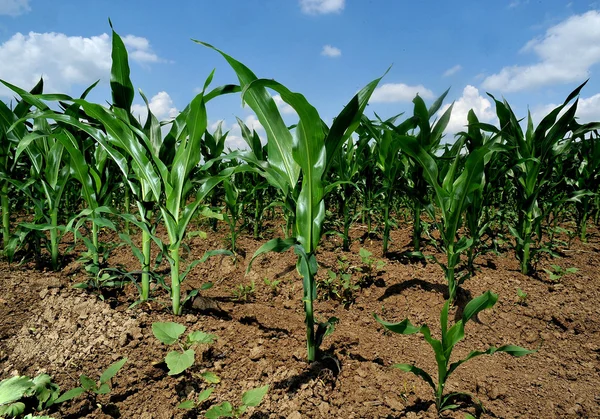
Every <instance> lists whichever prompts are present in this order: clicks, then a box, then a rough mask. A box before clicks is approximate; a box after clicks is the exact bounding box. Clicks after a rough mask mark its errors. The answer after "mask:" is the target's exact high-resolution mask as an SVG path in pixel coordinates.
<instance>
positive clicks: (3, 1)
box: [0, 0, 31, 16]
mask: <svg viewBox="0 0 600 419" xmlns="http://www.w3.org/2000/svg"><path fill="white" fill-rule="evenodd" d="M29 11H31V7H29V0H0V16H2V15H8V16H19V15H22V14H23V13H27V12H29Z"/></svg>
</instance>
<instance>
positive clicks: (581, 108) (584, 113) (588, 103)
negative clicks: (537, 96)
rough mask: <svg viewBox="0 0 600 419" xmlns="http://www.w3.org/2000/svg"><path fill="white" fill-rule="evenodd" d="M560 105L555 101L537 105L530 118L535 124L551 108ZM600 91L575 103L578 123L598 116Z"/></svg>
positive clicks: (592, 120) (597, 118)
mask: <svg viewBox="0 0 600 419" xmlns="http://www.w3.org/2000/svg"><path fill="white" fill-rule="evenodd" d="M558 106H560V105H558V104H555V103H549V104H547V105H543V106H538V107H536V108H534V110H533V111H531V119H533V122H534V123H535V124H538V123H539V122H540V121H541V120H542V119H543V118H544V117H545V116H546V115H548V114H549V113H550V112H551V111H552V110H553V109H555V108H556V107H558ZM569 107H570V105H568V106H567V107H566V108H565V109H564V110H563V112H561V114H559V115H562V113H564V112H565V111H566V109H568V108H569ZM599 115H600V93H598V94H595V95H593V96H590V97H588V98H580V99H579V103H578V104H577V112H576V113H575V116H576V117H577V122H579V123H580V124H584V123H587V122H595V121H598V120H599V119H600V118H599V117H598V116H599Z"/></svg>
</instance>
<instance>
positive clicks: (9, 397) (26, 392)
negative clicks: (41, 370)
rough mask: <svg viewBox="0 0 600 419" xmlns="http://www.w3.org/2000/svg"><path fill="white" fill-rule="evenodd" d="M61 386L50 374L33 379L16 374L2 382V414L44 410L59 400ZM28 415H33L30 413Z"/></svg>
mask: <svg viewBox="0 0 600 419" xmlns="http://www.w3.org/2000/svg"><path fill="white" fill-rule="evenodd" d="M59 394H60V388H59V386H58V385H57V384H55V383H53V382H52V378H51V377H50V376H49V375H48V374H40V375H38V376H37V377H34V378H33V379H31V378H29V377H26V376H15V377H12V378H8V379H6V380H2V381H1V382H0V415H2V416H6V417H17V416H20V415H22V414H24V413H25V411H26V410H28V408H29V410H33V409H35V410H36V411H40V410H44V409H46V408H48V407H49V406H51V405H53V404H54V403H56V402H57V399H58V397H59ZM26 417H33V416H32V415H31V414H28V415H27V416H26Z"/></svg>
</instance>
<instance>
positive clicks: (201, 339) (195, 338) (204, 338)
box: [187, 330, 217, 344]
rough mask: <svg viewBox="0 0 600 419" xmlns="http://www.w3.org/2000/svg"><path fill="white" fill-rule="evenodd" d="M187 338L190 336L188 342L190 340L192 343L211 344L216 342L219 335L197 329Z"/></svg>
mask: <svg viewBox="0 0 600 419" xmlns="http://www.w3.org/2000/svg"><path fill="white" fill-rule="evenodd" d="M187 338H188V342H190V343H205V344H211V343H214V342H215V339H216V338H217V336H216V335H213V334H210V333H204V332H202V331H200V330H197V331H195V332H192V333H190V334H189V335H188V337H187Z"/></svg>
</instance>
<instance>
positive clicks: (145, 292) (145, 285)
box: [141, 230, 152, 301]
mask: <svg viewBox="0 0 600 419" xmlns="http://www.w3.org/2000/svg"><path fill="white" fill-rule="evenodd" d="M151 240H152V239H151V237H150V234H148V233H147V232H146V231H144V230H142V255H143V256H144V263H143V265H142V295H141V300H142V301H147V300H148V297H150V242H151Z"/></svg>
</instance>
